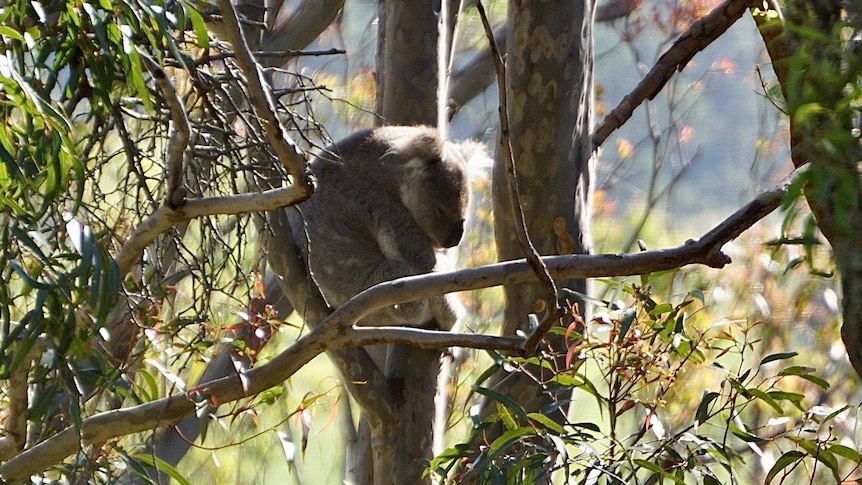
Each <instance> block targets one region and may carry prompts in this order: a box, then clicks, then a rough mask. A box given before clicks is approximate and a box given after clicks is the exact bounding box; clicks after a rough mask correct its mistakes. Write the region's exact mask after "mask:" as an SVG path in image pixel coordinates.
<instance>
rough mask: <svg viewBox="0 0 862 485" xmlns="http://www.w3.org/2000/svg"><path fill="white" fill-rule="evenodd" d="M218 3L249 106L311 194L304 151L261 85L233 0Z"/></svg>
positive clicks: (298, 181) (303, 189) (289, 168)
mask: <svg viewBox="0 0 862 485" xmlns="http://www.w3.org/2000/svg"><path fill="white" fill-rule="evenodd" d="M218 5H219V9H221V12H222V17H223V19H224V27H225V34H226V35H227V38H228V40H229V41H230V43H231V45H232V46H233V49H234V54H236V59H235V60H236V63H237V65H238V66H239V68H240V69H242V72H243V74H245V77H246V82H247V83H248V94H249V99H250V101H251V103H252V107H253V108H254V111H255V113H256V114H257V116H258V118H260V121H261V124H262V125H263V128H264V130H265V131H266V136H267V138H268V139H269V142H270V143H271V144H272V148H273V150H274V151H275V155H276V157H278V159H279V160H280V161H281V163H283V164H284V167H285V168H286V169H287V172H288V173H289V174H290V175H292V176H293V177H294V178H295V180H294V183H295V184H296V185H297V187H298V190H299V191H300V192H301V193H303V194H304V195H305V196H306V198H307V197H310V196H311V192H312V190H313V186H312V183H311V172H310V171H309V170H308V166H307V164H306V159H305V154H304V153H303V152H302V150H301V149H300V148H299V147H298V146H297V145H296V143H294V142H293V140H291V139H290V137H289V136H288V135H287V130H285V128H284V126H283V125H282V124H281V121H280V120H279V119H278V117H277V116H276V114H275V103H274V102H273V99H272V95H271V93H270V90H269V89H265V88H264V81H263V75H262V73H261V72H260V69H259V66H258V64H257V62H256V61H255V60H254V57H252V55H251V51H250V50H249V48H248V43H247V42H246V40H245V36H244V35H243V32H242V27H241V26H240V24H239V21H238V20H237V16H236V11H235V10H234V8H233V3H232V2H231V0H219V2H218ZM303 200H304V199H303Z"/></svg>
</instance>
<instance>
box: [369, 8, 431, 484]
mask: <svg viewBox="0 0 862 485" xmlns="http://www.w3.org/2000/svg"><path fill="white" fill-rule="evenodd" d="M435 3H436V2H433V1H430V0H386V1H385V4H384V8H385V11H383V12H381V24H380V27H381V42H380V44H379V48H380V49H381V52H380V55H379V57H378V73H382V75H381V76H379V78H378V80H379V81H380V82H382V86H379V87H378V93H379V96H380V97H379V99H378V108H379V110H380V115H381V117H382V119H383V122H384V124H390V125H394V124H397V125H417V124H426V125H435V124H436V122H437V85H438V79H437V62H438V59H437V42H438V37H439V36H438V30H437V21H438V20H437V15H436V12H435V10H434V4H435ZM406 355H407V359H408V362H406V363H405V365H404V366H403V368H404V369H405V370H406V373H405V376H404V385H403V389H395V390H394V392H395V396H396V409H395V412H393V413H391V414H386V415H382V414H380V413H378V412H377V411H376V410H374V409H369V408H365V407H363V412H364V417H365V418H367V419H368V423H369V425H370V432H371V446H372V454H373V457H374V462H373V465H374V470H373V483H375V484H418V483H430V480H429V479H425V480H422V479H421V476H422V472H423V471H424V468H425V464H424V460H429V459H431V458H432V449H431V436H432V424H433V417H434V395H435V393H436V378H437V373H438V372H439V370H440V352H439V351H437V350H422V349H411V350H410V351H409V352H407V353H406ZM360 475H363V476H367V475H368V474H367V473H363V474H360Z"/></svg>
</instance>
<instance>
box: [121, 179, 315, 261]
mask: <svg viewBox="0 0 862 485" xmlns="http://www.w3.org/2000/svg"><path fill="white" fill-rule="evenodd" d="M306 197H307V193H306V191H305V190H304V189H303V188H301V187H299V186H297V185H296V184H294V185H289V186H287V187H281V188H278V189H272V190H267V191H265V192H256V193H251V194H239V195H230V196H224V197H209V198H205V199H195V200H189V201H186V203H185V204H184V205H183V206H182V207H180V208H179V209H176V210H175V209H171V208H170V207H168V206H167V205H163V206H161V207H159V208H158V210H156V212H155V213H153V215H151V216H150V217H149V218H148V219H147V220H145V221H143V222H142V223H141V224H140V225H139V226H138V227H137V228H135V232H133V233H132V235H131V236H130V237H129V239H128V240H127V241H126V242H125V243H124V244H123V246H122V247H121V248H120V250H119V252H118V253H117V256H116V257H115V258H114V259H115V260H116V261H117V266H118V267H119V270H120V274H126V273H128V272H129V270H131V268H132V266H134V264H135V262H136V261H137V260H138V259H139V258H140V257H141V255H142V254H143V253H144V250H145V249H146V248H147V246H149V245H150V243H152V242H153V241H154V240H155V239H156V237H158V235H159V234H161V233H163V232H165V231H167V230H169V229H170V228H172V227H173V226H175V225H176V224H178V223H180V222H182V221H187V220H190V219H194V218H196V217H201V216H211V215H217V214H240V213H245V212H260V211H269V210H274V209H278V208H280V207H285V206H288V205H291V204H294V203H297V202H301V201H302V200H305V198H306Z"/></svg>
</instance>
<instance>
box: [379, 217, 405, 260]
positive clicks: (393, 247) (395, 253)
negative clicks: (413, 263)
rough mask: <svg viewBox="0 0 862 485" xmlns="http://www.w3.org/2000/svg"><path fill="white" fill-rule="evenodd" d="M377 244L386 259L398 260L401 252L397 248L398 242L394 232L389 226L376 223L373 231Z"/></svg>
mask: <svg viewBox="0 0 862 485" xmlns="http://www.w3.org/2000/svg"><path fill="white" fill-rule="evenodd" d="M374 237H375V239H377V246H378V247H380V252H381V253H383V257H385V258H386V259H394V260H400V259H402V258H401V252H400V251H399V250H398V242H397V241H396V240H395V232H394V231H393V230H392V228H391V227H388V226H384V225H381V224H378V225H377V227H376V228H375V231H374Z"/></svg>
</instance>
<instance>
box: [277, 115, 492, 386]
mask: <svg viewBox="0 0 862 485" xmlns="http://www.w3.org/2000/svg"><path fill="white" fill-rule="evenodd" d="M479 151H481V147H480V146H479V145H478V144H474V143H471V142H466V143H461V144H453V143H450V142H446V141H444V140H443V139H442V138H441V136H440V134H439V133H438V132H437V130H435V129H433V128H430V127H425V126H387V127H382V128H376V129H372V130H365V131H360V132H357V133H354V134H353V135H350V136H348V137H347V138H345V139H343V140H341V141H339V142H338V143H336V144H334V145H332V146H330V147H328V148H327V149H326V150H324V152H323V153H322V154H320V155H318V156H317V157H316V158H315V159H314V160H312V162H311V170H312V172H313V173H314V175H315V177H316V178H317V182H318V184H317V190H316V191H315V193H314V195H313V196H312V197H311V199H309V200H308V201H306V202H304V203H302V204H300V205H299V208H298V212H299V214H301V216H300V215H298V214H297V212H296V211H294V212H293V214H292V215H291V226H292V230H293V234H294V237H296V238H297V241H296V242H297V243H298V244H299V245H300V247H302V253H303V256H304V257H305V260H306V262H307V264H308V266H309V270H310V271H311V273H312V275H313V277H314V280H315V281H316V282H317V284H318V286H319V287H320V290H321V292H322V293H323V296H324V297H325V298H326V300H327V302H328V303H329V304H330V305H331V306H333V307H339V306H341V305H343V304H344V303H345V302H346V301H347V300H349V299H350V298H352V297H353V296H355V295H356V294H357V293H359V292H361V291H362V290H364V289H366V288H369V287H371V286H374V285H376V284H378V283H381V282H383V281H389V280H392V279H395V278H400V277H404V276H411V275H417V274H422V273H428V272H430V271H433V270H434V269H435V268H436V267H437V256H438V252H439V251H440V250H442V249H444V248H451V247H454V246H456V245H458V242H459V241H460V240H461V237H462V236H463V234H464V224H465V218H466V211H467V208H468V205H469V198H470V190H469V177H468V171H467V162H468V160H469V159H470V158H472V157H473V156H474V154H477V153H478V152H479ZM303 221H304V226H302V225H301V223H302V222H303ZM306 235H307V241H306ZM456 320H457V315H456V311H455V309H454V308H453V306H452V305H451V304H450V303H449V301H448V300H447V298H445V297H444V296H440V297H436V298H432V299H429V300H421V301H415V302H408V303H403V304H400V305H395V306H392V307H390V308H385V309H381V310H378V311H376V312H374V313H372V314H370V315H368V316H366V317H365V318H363V319H362V321H361V322H360V323H361V324H362V325H374V326H384V325H404V326H415V327H423V328H436V329H440V330H446V331H448V330H451V328H452V326H453V325H454V324H455V321H456ZM394 347H402V349H401V351H404V350H403V347H404V346H389V350H388V351H387V353H388V354H389V355H388V356H387V361H392V360H397V358H393V350H394ZM398 358H400V357H398ZM386 367H387V370H386V373H387V377H393V376H390V375H389V374H391V373H395V374H397V372H394V371H391V370H390V364H388V363H387V364H386ZM394 377H397V376H394Z"/></svg>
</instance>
